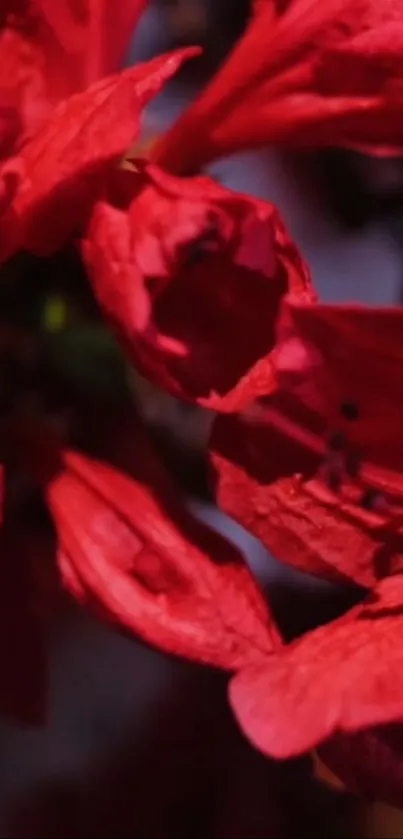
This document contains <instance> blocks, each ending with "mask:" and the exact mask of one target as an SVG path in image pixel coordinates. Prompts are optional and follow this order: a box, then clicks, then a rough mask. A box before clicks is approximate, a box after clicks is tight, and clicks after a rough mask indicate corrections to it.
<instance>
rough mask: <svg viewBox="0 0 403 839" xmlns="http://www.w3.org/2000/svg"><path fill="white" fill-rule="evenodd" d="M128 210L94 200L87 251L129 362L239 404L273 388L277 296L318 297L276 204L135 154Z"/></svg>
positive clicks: (221, 405)
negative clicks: (176, 173)
mask: <svg viewBox="0 0 403 839" xmlns="http://www.w3.org/2000/svg"><path fill="white" fill-rule="evenodd" d="M135 166H136V170H135V171H133V172H128V173H125V174H126V175H127V179H128V181H129V184H130V188H131V191H132V192H131V194H132V195H133V200H132V201H131V203H130V205H129V207H128V209H126V208H124V209H122V208H121V207H118V206H113V205H112V204H108V203H106V202H103V203H99V204H98V206H97V207H96V209H95V212H94V216H93V218H92V222H91V225H90V229H89V233H88V237H87V241H86V244H85V249H84V256H85V260H86V263H87V266H88V269H89V274H90V277H91V278H92V283H93V287H94V290H95V293H96V294H97V297H98V299H99V301H100V303H101V305H102V306H103V308H104V310H105V312H106V314H107V316H109V318H110V320H111V322H112V323H113V325H114V326H115V328H116V329H117V331H118V334H119V335H120V336H121V337H122V338H123V340H124V342H125V344H126V346H127V348H128V350H129V353H130V356H131V358H132V360H133V362H134V363H135V364H136V366H138V367H139V368H140V370H141V371H142V372H143V373H144V374H145V375H146V376H147V377H148V378H150V379H151V380H152V381H153V382H155V383H156V384H158V385H159V386H161V387H163V388H166V389H167V390H168V391H170V392H171V393H173V394H174V395H175V396H179V397H182V398H184V399H189V400H192V401H195V402H198V403H199V404H201V405H204V406H206V407H209V408H213V409H215V410H218V411H236V410H239V409H240V408H242V407H243V406H244V405H246V404H248V403H249V402H251V401H253V399H255V398H256V396H259V395H261V394H266V393H270V392H271V391H272V390H273V388H274V387H275V381H274V376H273V363H272V360H271V353H272V350H273V347H274V345H275V336H274V326H275V321H276V317H277V314H278V311H279V306H280V302H281V299H282V297H283V296H284V295H285V294H286V293H287V292H291V293H292V294H295V295H296V296H297V297H299V298H301V299H303V300H306V301H309V300H313V299H315V296H314V292H313V289H312V285H311V280H310V276H309V272H308V269H307V268H306V266H305V264H304V262H303V260H302V258H301V257H300V255H299V253H298V250H297V248H296V246H295V245H294V244H293V242H292V240H291V239H290V237H289V235H288V233H287V231H286V229H285V227H284V225H283V222H282V220H281V218H280V216H279V214H278V212H277V211H276V209H275V208H274V207H273V205H271V204H269V203H267V202H263V201H259V200H256V199H253V198H250V197H247V196H245V195H241V194H238V193H235V192H231V191H229V190H227V189H225V188H224V187H222V186H220V185H219V184H217V183H215V182H214V181H212V180H210V179H208V178H204V177H197V178H189V179H177V178H175V177H171V176H169V175H167V174H165V173H163V172H162V171H161V170H159V169H157V168H156V167H155V166H152V165H148V164H144V163H141V162H140V161H139V162H136V164H135Z"/></svg>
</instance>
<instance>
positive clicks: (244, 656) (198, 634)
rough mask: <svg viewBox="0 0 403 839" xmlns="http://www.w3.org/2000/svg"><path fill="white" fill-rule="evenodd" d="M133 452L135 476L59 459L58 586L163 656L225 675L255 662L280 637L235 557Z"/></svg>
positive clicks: (71, 456) (51, 491)
mask: <svg viewBox="0 0 403 839" xmlns="http://www.w3.org/2000/svg"><path fill="white" fill-rule="evenodd" d="M137 446H138V448H137ZM136 450H137V451H138V456H137V459H136V475H135V477H130V476H129V475H127V474H125V473H123V472H121V471H119V470H118V469H116V468H115V467H112V466H108V465H106V464H105V463H102V462H100V461H96V460H93V459H90V458H87V457H83V456H81V455H79V454H77V453H73V452H68V453H66V454H65V456H64V470H63V471H62V472H61V474H59V475H58V476H57V477H56V478H55V479H54V480H53V481H52V482H51V483H50V485H49V487H48V500H49V505H50V509H51V512H52V514H53V517H54V520H55V524H56V527H57V531H58V535H59V539H60V567H61V571H62V574H63V576H64V581H65V585H66V586H67V587H68V588H69V589H70V590H71V592H72V594H73V595H74V596H75V597H78V599H79V600H81V601H83V602H84V603H86V604H87V605H88V606H89V607H93V608H95V610H96V611H97V612H98V613H99V614H100V615H101V617H106V618H109V620H112V621H113V622H114V623H116V624H117V626H118V627H120V628H122V629H125V630H129V631H131V632H134V633H135V634H136V635H139V636H140V637H141V638H143V639H144V640H145V641H147V642H148V643H150V644H153V645H155V646H156V647H158V648H160V649H162V650H164V651H165V652H168V653H174V654H176V655H181V656H184V657H186V658H189V659H192V660H196V661H201V662H205V663H208V664H212V665H214V666H217V667H222V668H225V669H236V668H238V667H240V666H243V665H245V664H247V663H250V662H253V661H256V660H261V659H262V657H263V656H264V655H265V653H266V654H267V653H270V652H271V650H272V649H273V647H275V646H276V645H277V643H278V634H277V630H276V628H275V625H274V623H273V621H272V619H271V616H270V614H269V612H268V610H267V607H266V604H265V601H264V599H263V597H262V596H261V594H260V593H259V591H258V588H257V586H256V584H255V582H254V581H253V579H252V577H251V575H250V572H249V571H248V569H247V567H246V566H245V565H244V564H243V562H242V557H241V555H240V554H239V552H238V551H237V550H236V549H235V548H234V547H233V546H232V545H230V544H229V543H228V542H226V540H225V539H223V538H222V537H221V536H219V535H218V534H217V533H215V532H214V531H212V530H210V529H209V528H208V527H206V526H205V525H203V524H200V523H199V522H198V521H196V520H195V519H194V518H193V517H192V516H190V514H189V513H188V512H187V511H186V510H185V509H184V508H183V506H181V504H180V502H179V501H178V500H177V498H176V495H175V490H174V489H173V487H172V485H171V483H170V481H168V480H167V476H166V475H165V473H163V472H161V467H160V465H159V462H158V461H157V460H156V458H155V456H154V455H153V454H152V453H151V452H150V449H149V446H148V444H147V443H146V441H145V440H144V438H143V437H141V438H137V437H136Z"/></svg>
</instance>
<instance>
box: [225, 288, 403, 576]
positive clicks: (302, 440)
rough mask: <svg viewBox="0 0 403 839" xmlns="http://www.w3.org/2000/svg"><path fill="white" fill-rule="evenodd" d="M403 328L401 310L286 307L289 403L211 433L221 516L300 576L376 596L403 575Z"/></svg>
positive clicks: (282, 340)
mask: <svg viewBox="0 0 403 839" xmlns="http://www.w3.org/2000/svg"><path fill="white" fill-rule="evenodd" d="M311 308H312V312H311V311H310V309H311ZM402 327H403V315H402V313H401V310H400V309H398V308H396V309H390V310H388V309H380V310H372V309H366V308H365V307H360V306H344V307H343V306H320V305H318V306H315V307H309V306H304V305H302V306H300V305H299V304H298V303H294V302H292V301H287V302H286V303H284V308H283V317H282V320H281V327H280V330H279V337H278V343H277V350H276V353H275V359H274V362H275V366H276V369H277V373H278V380H279V383H280V385H281V386H282V388H283V390H282V392H281V393H280V394H279V395H278V396H277V397H275V398H273V399H272V400H270V404H269V403H268V404H267V406H266V407H265V408H262V409H261V410H260V411H258V410H256V411H255V412H254V414H253V415H252V414H249V415H245V416H244V417H241V418H238V419H235V418H234V419H227V418H222V419H219V420H217V421H216V424H215V427H214V430H213V435H212V441H211V449H212V459H213V464H214V466H215V469H216V472H217V479H218V480H217V485H218V499H219V503H220V505H221V506H222V507H223V508H224V509H225V510H226V512H228V513H229V514H230V515H232V516H234V518H236V519H237V520H238V521H240V522H241V523H242V524H243V525H244V526H245V527H247V528H248V529H250V530H251V531H252V532H253V533H255V534H256V535H257V536H258V537H259V538H261V539H262V540H263V541H264V543H265V544H266V545H267V546H268V547H269V548H270V549H271V550H272V551H273V552H274V553H275V555H276V556H278V557H279V558H280V559H282V560H284V561H286V562H290V563H291V564H294V565H296V566H298V567H299V568H302V569H303V570H306V571H310V572H311V573H314V574H321V575H324V576H326V577H329V578H333V579H334V578H336V579H337V578H339V579H343V578H344V579H345V580H346V579H350V580H352V581H354V582H356V583H359V584H361V585H364V586H369V587H370V586H372V585H373V584H374V583H375V582H376V580H377V579H379V578H381V577H383V576H385V575H387V574H390V573H392V572H393V571H396V570H398V569H400V568H401V565H402V560H403V531H402V526H403V518H402V513H403V483H402V478H401V475H402V469H403V454H402V449H401V444H400V436H401V432H400V429H401V425H402V409H401V403H400V400H399V398H398V394H399V393H400V392H401V389H402V387H403V366H402V364H401V357H402V351H403V350H402V346H403V345H402V342H401V335H402ZM351 412H353V414H352V416H350V414H351Z"/></svg>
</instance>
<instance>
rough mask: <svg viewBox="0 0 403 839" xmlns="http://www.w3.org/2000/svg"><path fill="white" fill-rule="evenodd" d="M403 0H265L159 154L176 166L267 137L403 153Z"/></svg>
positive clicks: (195, 164) (183, 168) (194, 164)
mask: <svg viewBox="0 0 403 839" xmlns="http://www.w3.org/2000/svg"><path fill="white" fill-rule="evenodd" d="M402 45H403V6H402V4H401V3H400V0H383V2H379V0H353V2H351V0H326V2H325V3H318V2H317V0H290V2H288V3H287V2H283V3H279V4H278V5H277V8H276V9H274V8H273V0H268V2H264V0H260V2H258V3H257V6H256V14H255V15H254V17H253V18H252V21H251V23H250V25H249V27H248V29H247V31H246V33H245V35H244V36H243V38H242V39H241V40H240V41H239V43H238V44H237V46H236V47H235V49H234V51H233V52H232V54H231V55H230V57H229V59H228V60H227V61H226V62H225V64H224V65H223V67H222V68H221V70H220V71H219V72H218V73H217V74H216V76H214V78H213V80H212V81H211V83H210V85H208V86H207V88H206V89H205V90H203V92H202V94H201V95H200V97H199V98H198V99H197V100H196V102H195V103H194V104H193V105H191V106H190V108H189V109H188V110H187V111H186V112H185V114H184V115H183V116H182V117H181V118H180V119H179V121H178V122H177V123H176V124H175V125H174V127H173V128H172V130H171V131H169V132H168V134H167V135H165V136H164V137H163V138H162V140H161V141H160V143H159V145H158V146H157V148H156V150H155V151H154V155H153V159H154V160H155V161H156V162H157V163H159V164H160V165H162V166H166V167H168V168H170V169H171V171H175V172H184V173H185V172H188V171H194V170H195V169H198V168H200V167H201V166H203V165H204V164H205V163H207V162H209V161H210V160H212V159H214V158H216V157H220V156H222V155H225V154H229V153H233V152H234V151H237V150H240V149H244V148H253V147H256V146H262V145H265V144H267V143H280V144H282V145H284V144H290V145H294V146H305V145H308V146H322V145H331V146H335V145H345V146H353V147H364V148H366V149H367V150H369V151H370V152H372V153H382V154H383V153H390V152H394V153H396V152H399V153H401V150H402V146H403V132H402V122H401V119H400V116H399V115H400V104H399V103H400V91H401V86H402V81H403V65H402V62H401V52H402Z"/></svg>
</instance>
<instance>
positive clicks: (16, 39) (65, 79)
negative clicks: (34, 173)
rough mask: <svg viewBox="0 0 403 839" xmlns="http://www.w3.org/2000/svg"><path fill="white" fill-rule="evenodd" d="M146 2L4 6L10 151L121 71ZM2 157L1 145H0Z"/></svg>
mask: <svg viewBox="0 0 403 839" xmlns="http://www.w3.org/2000/svg"><path fill="white" fill-rule="evenodd" d="M146 5H147V0H121V1H120V0H119V1H118V2H116V3H113V4H111V3H110V2H108V0H60V1H59V2H57V3H54V2H52V0H18V2H17V0H4V2H3V3H2V8H1V12H0V55H1V61H0V91H1V94H0V101H1V99H2V98H3V97H6V98H7V101H8V107H9V108H13V110H14V112H15V114H16V115H17V117H18V132H15V134H14V138H13V141H14V147H15V148H17V147H18V146H20V145H21V144H22V143H23V142H25V141H26V140H28V139H30V138H31V137H33V136H34V135H35V134H36V132H37V131H38V130H39V128H40V127H41V124H42V123H43V121H44V120H45V119H46V118H47V117H48V116H49V114H50V113H51V111H52V109H53V108H54V107H55V106H56V105H57V104H58V102H60V101H61V100H62V99H64V98H66V97H68V96H71V95H72V94H73V93H76V92H78V91H82V90H84V89H85V88H86V87H88V86H89V85H91V84H93V83H95V82H96V81H98V80H99V79H101V78H103V77H104V76H107V75H109V74H111V73H114V72H116V71H117V70H119V68H120V66H121V64H122V62H123V59H124V57H125V52H126V50H127V48H128V45H129V42H130V39H131V37H132V35H133V31H134V28H135V26H136V23H137V21H138V19H139V17H140V16H141V14H142V12H143V11H144V9H145V7H146ZM0 154H1V145H0Z"/></svg>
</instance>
